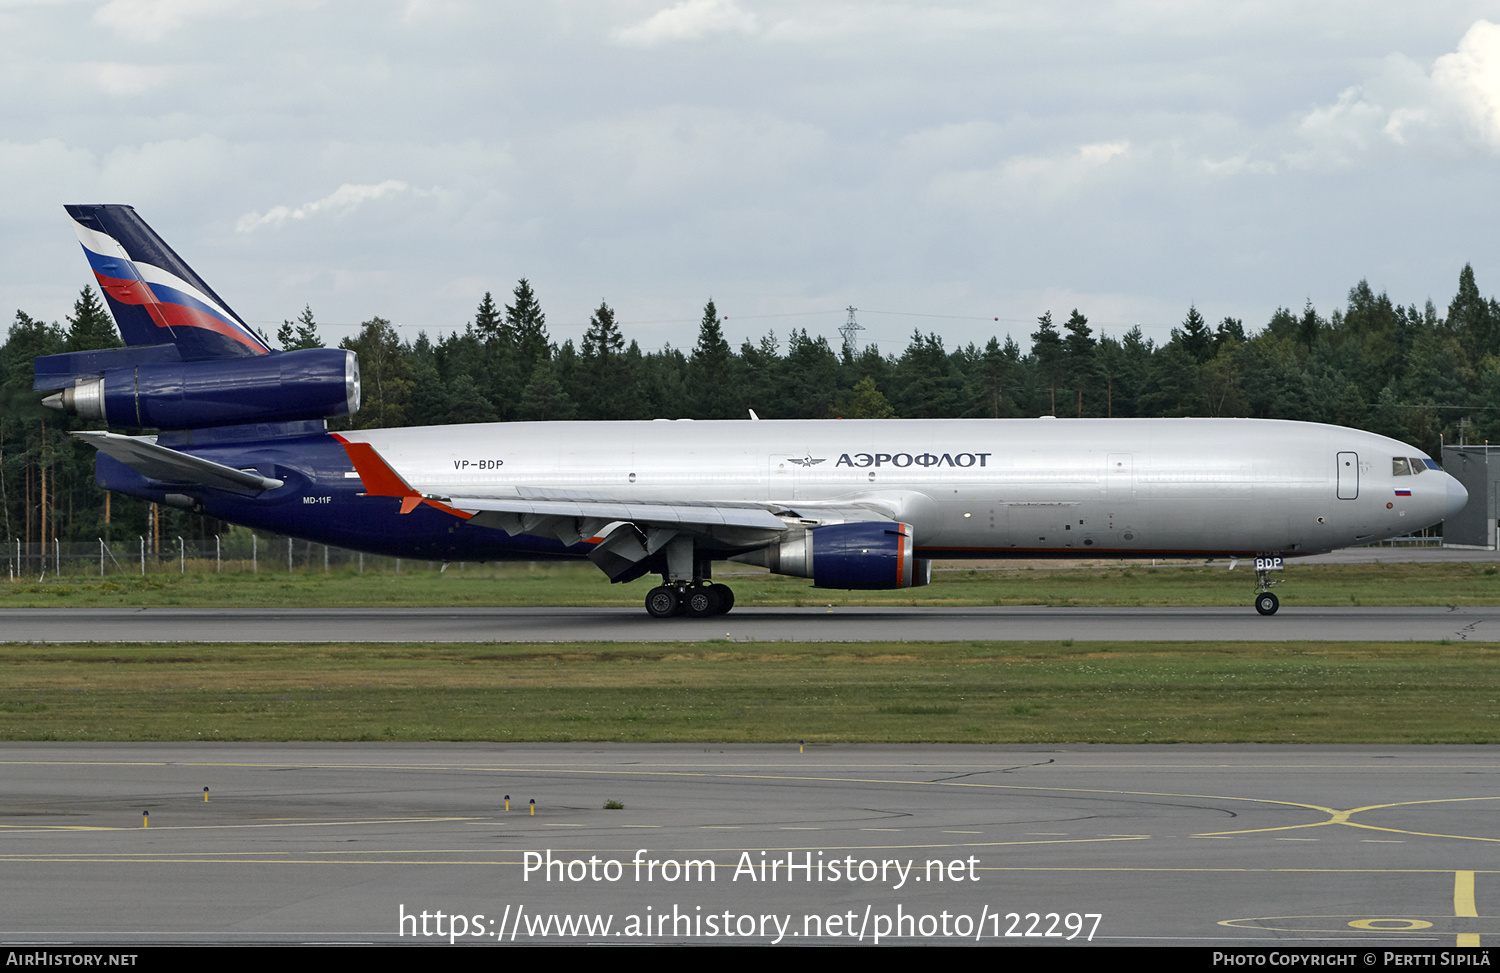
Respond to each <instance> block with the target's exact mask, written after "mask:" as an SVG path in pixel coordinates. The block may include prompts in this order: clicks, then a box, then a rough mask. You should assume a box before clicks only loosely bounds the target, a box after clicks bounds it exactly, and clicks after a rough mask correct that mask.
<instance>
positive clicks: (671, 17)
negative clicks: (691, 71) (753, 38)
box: [616, 0, 757, 47]
mask: <svg viewBox="0 0 1500 973" xmlns="http://www.w3.org/2000/svg"><path fill="white" fill-rule="evenodd" d="M756 26H757V25H756V21H755V16H754V15H753V14H749V13H746V12H745V11H743V10H741V9H740V8H739V7H738V6H736V4H735V2H734V0H683V2H682V3H679V4H677V6H675V7H668V8H667V9H666V10H662V11H658V12H657V13H656V14H655V15H654V16H652V17H649V18H647V19H646V20H644V21H642V22H641V23H639V24H636V25H635V26H634V27H627V28H625V29H624V30H622V31H620V32H619V33H618V34H617V35H616V39H617V40H618V41H620V43H622V44H630V45H633V46H638V47H651V46H654V45H656V44H665V43H670V42H672V41H690V40H697V39H698V38H700V37H703V36H705V35H707V34H722V33H728V32H731V31H738V32H740V33H743V34H748V33H752V32H754V31H755V29H756Z"/></svg>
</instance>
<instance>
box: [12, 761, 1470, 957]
mask: <svg viewBox="0 0 1500 973" xmlns="http://www.w3.org/2000/svg"><path fill="white" fill-rule="evenodd" d="M0 775H3V780H4V786H3V791H0V794H3V797H0V862H3V864H0V868H3V870H4V875H5V886H6V890H7V894H6V895H5V896H4V899H3V902H0V939H3V940H4V941H5V942H6V943H7V944H25V943H41V942H47V943H53V944H57V943H88V942H109V943H120V944H131V943H142V944H143V943H161V942H193V943H198V942H214V943H224V942H376V943H383V942H400V941H405V942H413V941H417V942H425V943H431V944H434V945H435V944H438V943H440V942H441V943H443V944H444V945H446V943H447V939H448V936H449V934H450V933H452V934H455V938H457V939H458V940H460V941H466V942H469V943H472V944H481V943H491V944H492V943H496V942H507V943H509V942H512V941H514V942H515V943H532V944H535V943H539V942H553V943H556V942H561V941H592V942H603V943H639V942H683V943H720V942H722V943H771V942H773V941H777V939H778V937H779V941H780V942H783V943H804V944H807V943H844V942H850V941H856V940H857V941H861V942H864V943H870V942H872V941H874V940H875V938H876V936H877V934H878V935H879V937H880V941H881V942H886V943H894V942H908V943H909V942H913V941H925V942H949V943H954V944H957V943H961V942H970V943H972V942H980V943H1000V944H1028V945H1036V944H1058V945H1062V946H1069V947H1070V948H1087V946H1086V943H1087V941H1088V938H1089V936H1090V934H1091V935H1092V942H1093V943H1095V944H1100V943H1102V944H1110V945H1128V944H1157V945H1160V944H1167V945H1172V944H1182V945H1199V946H1203V945H1215V944H1225V945H1255V944H1259V945H1273V944H1274V945H1279V946H1292V945H1330V944H1353V945H1358V946H1361V947H1375V946H1380V945H1392V944H1394V945H1402V946H1425V947H1445V946H1446V947H1451V946H1455V945H1478V944H1481V943H1482V944H1485V945H1490V944H1493V943H1495V942H1500V904H1497V903H1500V860H1497V857H1496V848H1497V845H1496V842H1497V841H1500V824H1497V820H1500V818H1497V815H1496V811H1497V809H1500V786H1497V784H1500V749H1497V748H1493V747H1336V748H1335V747H1297V748H1291V747H1253V746H1233V747H1230V746H1224V747H1194V746H1173V747H1146V746H1138V747H1084V746H1066V747H1015V746H1006V747H953V746H942V747H939V746H911V747H886V746H830V747H818V748H811V749H809V750H808V751H807V752H806V753H798V749H797V747H796V746H795V745H791V746H781V747H749V746H741V747H701V746H632V745H576V746H573V745H556V746H537V745H531V746H525V745H517V746H485V745H400V746H391V745H358V744H355V745H323V744H309V745H198V746H191V745H154V746H148V745H111V746H106V745H96V744H6V745H0ZM204 788H209V794H208V796H209V800H208V801H207V802H205V801H204V799H203V795H204ZM506 795H509V800H510V807H511V810H510V811H509V812H507V811H505V810H504V802H505V799H506ZM533 800H534V801H535V802H536V805H535V807H536V811H535V814H534V815H533V814H532V813H530V808H531V804H530V803H529V802H531V801H533ZM606 801H616V802H619V803H620V804H623V805H624V807H623V809H620V810H606V809H605V808H604V805H605V802H606ZM143 812H148V813H149V827H145V828H143V827H142V824H143ZM549 851H550V854H551V856H552V858H553V859H555V860H557V861H558V862H559V864H558V865H556V866H554V867H553V868H552V869H551V871H550V876H551V878H550V880H548V874H549V872H548V870H547V868H546V866H545V861H546V855H547V854H548V853H549ZM528 855H530V856H532V857H531V859H530V864H532V865H534V866H536V865H538V864H539V863H540V867H536V868H534V869H533V871H532V872H531V873H529V874H528V872H527V870H526V866H527V864H528V857H527V856H528ZM636 859H640V861H641V865H640V866H639V871H638V870H637V868H638V866H637V865H636V864H635V861H636ZM688 860H693V861H696V862H699V863H701V864H700V865H698V866H694V867H692V868H691V869H687V868H685V867H684V865H683V863H684V862H686V861H688ZM788 860H790V861H791V863H792V864H793V865H796V866H797V868H796V869H795V870H793V871H791V872H788V871H787V868H786V863H787V861H788ZM572 862H576V864H569V863H572ZM612 862H613V863H616V864H613V865H612V864H611V863H612ZM652 862H655V863H656V864H654V865H653V864H651V863H652ZM709 863H712V866H710V865H709ZM762 864H764V865H765V869H766V870H765V871H762ZM773 865H774V870H773ZM835 865H836V866H837V867H836V868H835V867H834V866H835ZM804 866H811V867H808V868H804ZM423 913H426V914H427V916H426V919H425V920H424V919H423V917H422V914H423ZM439 913H441V914H442V916H443V919H442V920H438V919H437V915H438V914H439ZM1053 913H1056V917H1055V918H1054V917H1053V916H1052V914H1053ZM1033 914H1035V916H1034V917H1033ZM1096 915H1097V916H1098V918H1097V921H1096V920H1095V918H1094V916H1096ZM403 916H406V917H410V918H408V919H406V920H404V921H403V918H402V917H403ZM455 916H461V917H463V921H462V923H461V924H460V923H458V922H457V920H455V919H454V918H453V917H455ZM560 917H568V918H567V921H568V923H570V924H572V923H576V922H579V921H583V922H586V923H588V924H591V927H590V928H592V933H588V932H586V931H584V929H583V928H575V927H573V926H571V925H570V926H569V927H568V928H569V929H571V930H572V931H571V932H570V933H565V932H563V931H562V929H563V927H562V926H561V925H559V923H560V921H561V919H560ZM577 917H583V919H582V920H579V919H578V918H577ZM663 917H665V921H664V922H663ZM710 917H711V918H712V924H710ZM424 922H425V925H426V934H425V935H424V934H423V930H422V926H423V925H424ZM606 922H607V923H608V932H605V931H604V930H605V926H604V924H605V923H606ZM903 923H904V925H903ZM544 927H545V928H546V930H547V935H545V936H544V935H543V933H542V930H543V928H544ZM632 930H633V931H632ZM945 930H946V935H945ZM512 936H514V939H512ZM1069 936H1071V937H1072V940H1071V943H1070V942H1069V939H1068V937H1069ZM861 937H862V938H861ZM1492 937H1497V938H1492Z"/></svg>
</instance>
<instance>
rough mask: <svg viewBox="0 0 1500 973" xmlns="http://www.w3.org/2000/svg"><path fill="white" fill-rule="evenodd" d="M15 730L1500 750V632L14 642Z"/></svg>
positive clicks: (2, 721)
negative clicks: (1326, 639)
mask: <svg viewBox="0 0 1500 973" xmlns="http://www.w3.org/2000/svg"><path fill="white" fill-rule="evenodd" d="M3 660H4V661H3V673H4V675H3V686H4V687H5V688H3V689H0V738H3V739H7V740H121V741H125V740H135V741H140V740H145V741H154V740H161V741H167V740H376V741H432V740H474V741H500V742H517V741H600V740H612V741H629V742H647V741H659V742H693V743H704V744H710V743H728V742H759V743H771V742H780V743H793V742H795V741H797V740H806V741H808V742H824V741H841V742H902V743H921V742H932V743H938V742H944V743H1076V742H1090V743H1386V744H1398V743H1494V742H1500V720H1497V717H1500V669H1497V665H1496V663H1497V662H1500V645H1497V644H1494V643H1484V644H1474V643H1462V644H1446V643H1431V644H1411V643H1404V644H1403V643H1373V644H1371V643H1290V644H1288V643H1277V644H1264V643H1244V642H1225V643H1214V642H1209V643H1141V642H1130V643H1124V642H1122V643H1097V642H1090V643H1077V644H1072V643H1068V642H1062V643H1057V642H1052V643H1006V642H979V643H926V644H914V643H888V644H882V643H871V644H840V645H827V644H816V643H813V644H805V643H731V642H712V643H698V644H693V643H683V644H674V645H671V646H640V645H631V644H619V643H596V644H568V645H558V644H534V645H523V644H512V645H473V644H463V645H444V644H433V645H428V644H423V645H333V644H325V645H312V646H288V645H284V644H275V645H270V644H267V645H245V644H234V645H206V644H192V645H186V644H179V645H159V644H156V645H126V644H111V645H56V646H39V645H11V646H6V647H5V649H4V652H3Z"/></svg>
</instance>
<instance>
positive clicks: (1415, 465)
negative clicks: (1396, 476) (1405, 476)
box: [1407, 456, 1427, 476]
mask: <svg viewBox="0 0 1500 973" xmlns="http://www.w3.org/2000/svg"><path fill="white" fill-rule="evenodd" d="M1407 462H1408V463H1410V464H1411V472H1412V475H1413V476H1416V475H1417V474H1418V473H1421V472H1422V471H1423V470H1425V469H1427V465H1426V464H1425V463H1423V462H1422V461H1421V460H1420V459H1418V458H1417V457H1415V456H1413V457H1411V458H1410V459H1409V460H1407Z"/></svg>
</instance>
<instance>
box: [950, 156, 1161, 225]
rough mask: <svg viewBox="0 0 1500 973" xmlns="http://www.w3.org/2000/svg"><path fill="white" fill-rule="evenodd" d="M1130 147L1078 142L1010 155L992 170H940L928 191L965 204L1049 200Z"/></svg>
mask: <svg viewBox="0 0 1500 973" xmlns="http://www.w3.org/2000/svg"><path fill="white" fill-rule="evenodd" d="M1130 152H1131V148H1130V143H1129V142H1127V141H1118V142H1095V143H1090V144H1088V145H1081V146H1079V147H1078V148H1077V149H1074V150H1072V151H1070V152H1066V153H1063V154H1060V155H1049V156H1013V157H1011V158H1009V159H1006V160H1005V161H1004V162H1002V163H1001V164H1000V165H998V166H995V167H993V168H990V169H983V170H971V171H968V172H954V173H944V174H942V175H940V176H938V177H937V178H936V179H934V180H933V181H932V183H931V186H930V188H929V192H928V195H929V197H930V198H934V199H937V200H943V201H946V202H948V203H950V204H952V205H956V206H959V207H962V208H965V209H971V208H973V207H974V206H976V205H977V206H986V207H989V206H999V207H1002V208H1006V209H1010V208H1015V207H1018V206H1021V205H1028V204H1029V205H1035V204H1038V203H1040V204H1044V205H1046V204H1051V203H1055V202H1058V201H1060V200H1062V199H1065V198H1068V197H1071V196H1073V195H1075V194H1076V193H1077V192H1079V191H1080V190H1081V189H1083V188H1084V187H1085V186H1086V185H1087V184H1088V183H1090V182H1092V181H1094V180H1095V179H1096V178H1098V175H1099V174H1100V172H1101V170H1103V169H1104V168H1105V167H1106V166H1108V165H1109V164H1110V163H1111V162H1112V161H1113V160H1115V159H1118V158H1121V157H1124V156H1128V155H1129V154H1130Z"/></svg>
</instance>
